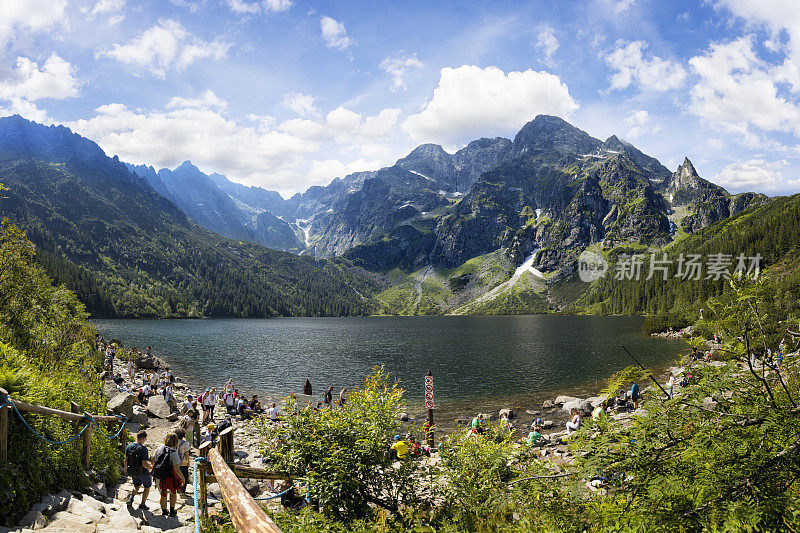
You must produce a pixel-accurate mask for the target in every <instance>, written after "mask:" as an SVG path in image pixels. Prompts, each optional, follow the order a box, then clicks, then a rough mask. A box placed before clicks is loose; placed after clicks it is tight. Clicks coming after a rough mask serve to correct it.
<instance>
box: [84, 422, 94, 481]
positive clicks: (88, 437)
mask: <svg viewBox="0 0 800 533" xmlns="http://www.w3.org/2000/svg"><path fill="white" fill-rule="evenodd" d="M91 466H92V426H91V425H89V426H87V427H86V429H85V430H84V431H83V468H85V469H86V470H89V468H91Z"/></svg>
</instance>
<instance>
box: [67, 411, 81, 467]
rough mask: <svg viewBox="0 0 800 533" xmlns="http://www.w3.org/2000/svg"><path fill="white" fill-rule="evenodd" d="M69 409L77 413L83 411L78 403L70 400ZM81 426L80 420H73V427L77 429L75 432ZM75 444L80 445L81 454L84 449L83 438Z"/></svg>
mask: <svg viewBox="0 0 800 533" xmlns="http://www.w3.org/2000/svg"><path fill="white" fill-rule="evenodd" d="M69 410H70V411H71V412H73V413H75V414H76V415H79V414H80V413H81V409H80V407H78V404H77V403H75V402H69ZM80 427H81V423H80V422H79V421H77V420H76V421H74V422H72V428H73V430H74V431H75V433H77V432H78V430H79V429H80ZM75 446H78V453H79V454H80V453H81V452H80V450H82V449H83V448H82V446H83V440H81V441H80V442H77V443H75ZM79 457H83V456H82V455H79Z"/></svg>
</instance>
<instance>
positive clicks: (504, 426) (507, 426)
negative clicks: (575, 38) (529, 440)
mask: <svg viewBox="0 0 800 533" xmlns="http://www.w3.org/2000/svg"><path fill="white" fill-rule="evenodd" d="M513 430H514V428H513V426H512V425H511V421H510V420H509V419H508V413H503V414H502V415H500V431H501V432H503V433H511V432H512V431H513Z"/></svg>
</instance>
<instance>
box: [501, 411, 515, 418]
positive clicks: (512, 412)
mask: <svg viewBox="0 0 800 533" xmlns="http://www.w3.org/2000/svg"><path fill="white" fill-rule="evenodd" d="M498 414H499V415H500V416H503V414H505V415H506V416H508V418H514V416H515V414H514V410H513V409H500V413H498Z"/></svg>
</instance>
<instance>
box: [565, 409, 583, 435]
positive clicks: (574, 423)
mask: <svg viewBox="0 0 800 533" xmlns="http://www.w3.org/2000/svg"><path fill="white" fill-rule="evenodd" d="M580 427H581V414H580V413H579V412H578V410H577V409H573V410H572V420H570V421H569V422H567V431H568V432H569V433H572V432H573V431H578V429H580Z"/></svg>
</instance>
